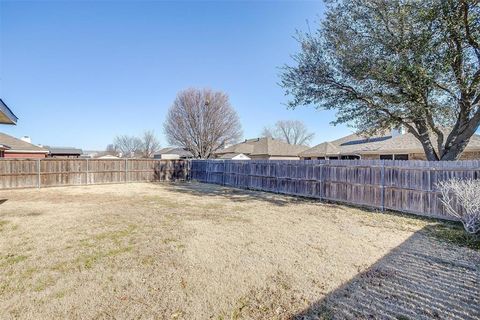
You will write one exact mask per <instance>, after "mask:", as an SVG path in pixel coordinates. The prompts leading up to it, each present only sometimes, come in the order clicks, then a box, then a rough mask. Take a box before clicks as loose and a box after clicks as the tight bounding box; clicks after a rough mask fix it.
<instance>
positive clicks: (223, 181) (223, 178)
mask: <svg viewBox="0 0 480 320" xmlns="http://www.w3.org/2000/svg"><path fill="white" fill-rule="evenodd" d="M224 185H225V160H223V169H222V186H224Z"/></svg>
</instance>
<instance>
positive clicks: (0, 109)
mask: <svg viewBox="0 0 480 320" xmlns="http://www.w3.org/2000/svg"><path fill="white" fill-rule="evenodd" d="M0 113H2V114H3V115H5V117H6V118H7V119H8V120H9V121H8V122H2V124H9V125H16V124H17V120H18V117H17V116H16V115H15V114H14V113H13V112H12V110H10V108H9V107H8V106H7V105H6V104H5V102H3V100H2V99H0Z"/></svg>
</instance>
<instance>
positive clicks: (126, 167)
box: [125, 158, 128, 182]
mask: <svg viewBox="0 0 480 320" xmlns="http://www.w3.org/2000/svg"><path fill="white" fill-rule="evenodd" d="M125 182H128V158H125Z"/></svg>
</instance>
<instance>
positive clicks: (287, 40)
mask: <svg viewBox="0 0 480 320" xmlns="http://www.w3.org/2000/svg"><path fill="white" fill-rule="evenodd" d="M323 9H324V5H323V3H322V2H321V1H310V2H308V1H305V2H300V1H295V2H286V1H278V2H277V1H275V2H274V1H272V2H260V1H259V2H253V1H251V2H230V1H229V2H200V1H195V2H154V1H150V2H139V1H130V2H128V1H122V2H117V1H99V2H92V1H88V2H5V1H1V2H0V41H1V42H0V96H1V97H2V98H3V100H4V101H5V102H6V103H7V104H8V105H9V106H10V107H11V108H12V109H13V111H14V112H15V113H16V115H17V116H18V117H19V122H18V125H17V126H16V127H7V126H3V127H2V128H1V130H2V131H3V132H6V133H8V134H11V135H14V136H17V137H20V136H23V135H29V136H31V137H32V140H33V142H34V143H40V144H45V145H55V146H75V147H81V148H84V149H104V148H105V146H106V145H107V144H108V143H111V141H112V140H113V138H114V137H115V135H118V134H129V135H141V134H142V132H143V131H144V130H147V129H153V130H155V132H156V134H157V135H158V137H159V139H160V142H161V144H162V146H166V145H167V141H166V139H165V137H164V136H163V122H164V119H165V115H166V113H167V110H168V108H169V107H170V105H171V104H172V102H173V100H174V99H175V96H176V94H177V92H178V91H180V90H182V89H185V88H188V87H198V88H203V87H209V88H212V89H218V90H223V91H225V92H227V93H228V94H229V96H230V100H231V103H232V105H233V106H234V108H235V109H236V110H237V112H238V113H239V115H240V119H241V123H242V127H243V131H244V137H245V138H253V137H257V136H258V135H259V134H260V132H261V131H262V128H263V127H264V126H265V125H271V124H273V123H274V122H275V121H277V120H286V119H298V120H303V121H304V122H305V123H306V124H307V126H308V127H309V128H310V129H311V130H312V131H315V132H316V137H315V140H314V143H320V142H322V141H324V140H331V139H334V138H338V137H341V136H343V135H345V134H347V133H349V132H350V130H349V129H348V128H346V127H344V126H337V127H332V126H330V125H329V122H330V121H332V120H333V119H334V113H333V112H331V111H316V110H315V109H314V108H313V107H304V108H299V109H296V110H287V109H286V107H285V106H284V105H283V104H284V103H285V102H286V101H287V99H288V98H287V97H285V96H284V92H283V90H282V88H280V87H279V86H278V84H277V83H278V82H279V76H278V74H279V70H278V67H280V66H282V65H283V64H284V63H288V62H290V61H291V58H290V55H291V54H293V53H295V52H296V51H297V50H298V45H297V43H296V41H295V40H294V39H293V38H292V36H293V35H294V33H295V30H296V29H300V30H305V29H306V28H307V20H308V21H309V23H310V25H311V27H314V26H315V22H316V21H318V20H319V18H320V17H321V15H322V12H323Z"/></svg>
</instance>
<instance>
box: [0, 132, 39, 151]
mask: <svg viewBox="0 0 480 320" xmlns="http://www.w3.org/2000/svg"><path fill="white" fill-rule="evenodd" d="M0 145H4V146H7V147H8V149H7V150H6V151H5V152H24V153H29V152H31V153H48V150H47V149H44V148H41V147H38V146H36V145H33V144H31V143H28V142H25V141H22V140H20V139H17V138H14V137H12V136H9V135H8V134H5V133H1V132H0Z"/></svg>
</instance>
